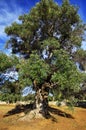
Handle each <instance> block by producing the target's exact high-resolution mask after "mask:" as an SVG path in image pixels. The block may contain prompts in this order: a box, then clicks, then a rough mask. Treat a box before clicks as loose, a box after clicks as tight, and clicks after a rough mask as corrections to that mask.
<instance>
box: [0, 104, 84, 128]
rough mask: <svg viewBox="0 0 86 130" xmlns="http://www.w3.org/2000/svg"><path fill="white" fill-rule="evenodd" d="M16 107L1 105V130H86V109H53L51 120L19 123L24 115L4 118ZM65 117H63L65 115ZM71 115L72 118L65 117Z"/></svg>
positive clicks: (19, 114)
mask: <svg viewBox="0 0 86 130" xmlns="http://www.w3.org/2000/svg"><path fill="white" fill-rule="evenodd" d="M14 107H15V106H14V105H0V130H86V109H84V108H75V110H74V111H69V110H68V109H67V108H66V107H59V108H58V107H55V106H54V109H53V108H51V109H50V110H51V111H52V118H51V119H35V118H33V119H32V120H31V121H29V122H27V121H19V119H20V118H21V116H24V113H23V112H21V113H15V114H12V115H9V116H4V115H5V114H6V113H7V112H8V111H10V110H12V109H13V108H14ZM62 114H63V115H64V116H63V115H62ZM65 114H66V115H71V116H65Z"/></svg>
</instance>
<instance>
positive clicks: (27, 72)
mask: <svg viewBox="0 0 86 130" xmlns="http://www.w3.org/2000/svg"><path fill="white" fill-rule="evenodd" d="M49 73H50V68H49V65H48V64H46V63H45V61H44V60H43V59H40V57H39V55H37V54H35V53H33V54H31V55H30V58H29V60H26V61H25V60H22V61H21V62H20V70H19V75H20V82H22V81H23V82H22V84H24V85H32V83H33V81H34V80H36V81H37V84H42V83H43V82H44V81H45V80H46V78H47V76H48V74H49ZM21 79H23V80H21Z"/></svg>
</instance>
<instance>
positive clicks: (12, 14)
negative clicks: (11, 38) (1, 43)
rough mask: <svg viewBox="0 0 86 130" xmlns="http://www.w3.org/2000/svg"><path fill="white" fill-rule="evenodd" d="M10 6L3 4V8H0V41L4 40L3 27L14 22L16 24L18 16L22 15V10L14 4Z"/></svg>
mask: <svg viewBox="0 0 86 130" xmlns="http://www.w3.org/2000/svg"><path fill="white" fill-rule="evenodd" d="M11 4H12V5H11ZM11 4H9V5H8V4H7V3H3V6H2V7H3V8H0V39H4V38H6V34H5V32H4V29H5V27H6V26H9V25H11V23H13V22H14V21H17V22H18V16H19V15H21V14H22V13H23V10H22V8H20V7H18V5H16V3H11Z"/></svg>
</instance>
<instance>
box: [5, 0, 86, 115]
mask: <svg viewBox="0 0 86 130" xmlns="http://www.w3.org/2000/svg"><path fill="white" fill-rule="evenodd" d="M19 20H20V21H21V22H20V23H16V22H14V23H12V25H11V26H9V27H6V29H5V32H6V33H7V35H8V36H10V39H9V40H8V41H7V44H6V45H7V47H8V48H9V47H10V48H11V49H12V53H14V54H17V53H20V54H21V55H22V56H23V58H22V59H21V60H20V63H19V65H18V66H17V67H18V68H19V80H20V84H21V85H22V86H24V87H25V86H26V85H29V86H32V88H33V89H34V90H35V91H36V96H35V98H36V105H37V104H41V105H42V108H41V109H42V110H44V111H45V109H46V107H45V106H47V97H48V93H49V91H50V89H56V90H58V92H59V93H61V97H64V98H69V97H70V96H71V95H73V93H74V92H76V91H79V89H80V84H81V83H82V81H83V76H82V75H83V74H82V73H81V72H80V71H79V70H78V69H77V66H76V62H78V64H81V63H82V61H83V60H84V59H83V57H84V58H85V56H86V51H84V50H82V52H81V51H80V50H81V45H82V41H83V40H84V34H85V33H84V32H85V24H83V22H82V21H81V19H80V16H79V15H78V8H77V7H75V6H74V5H71V4H70V2H69V0H64V1H63V2H62V5H61V6H59V5H58V4H57V3H55V2H54V1H53V0H40V2H39V3H37V4H36V5H35V7H33V8H32V9H31V10H30V11H29V13H27V14H24V15H22V16H19ZM44 104H46V105H44ZM46 110H47V109H46ZM45 113H46V112H45Z"/></svg>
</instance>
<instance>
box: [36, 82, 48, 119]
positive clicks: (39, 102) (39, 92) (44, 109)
mask: <svg viewBox="0 0 86 130" xmlns="http://www.w3.org/2000/svg"><path fill="white" fill-rule="evenodd" d="M48 94H49V85H48V84H47V83H44V84H43V85H42V86H41V88H39V87H38V88H37V89H36V96H35V106H36V109H38V111H39V113H40V114H42V115H43V116H44V117H48V116H49V111H48Z"/></svg>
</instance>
